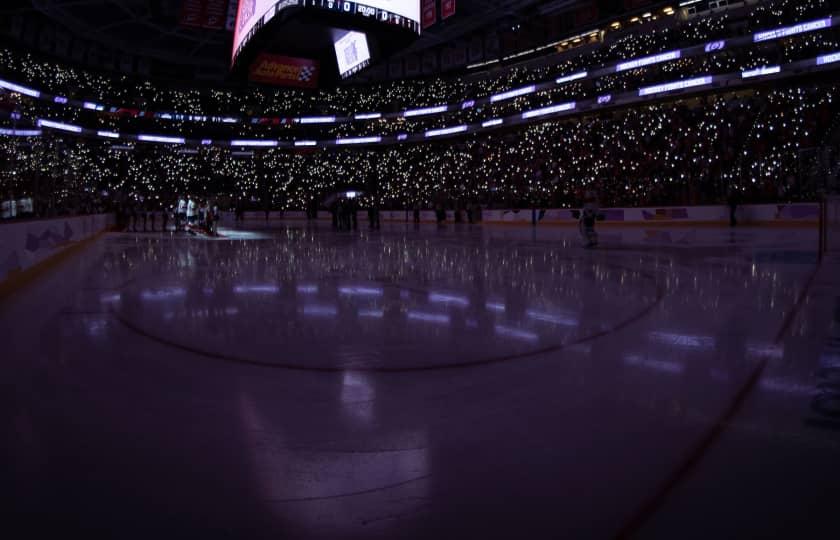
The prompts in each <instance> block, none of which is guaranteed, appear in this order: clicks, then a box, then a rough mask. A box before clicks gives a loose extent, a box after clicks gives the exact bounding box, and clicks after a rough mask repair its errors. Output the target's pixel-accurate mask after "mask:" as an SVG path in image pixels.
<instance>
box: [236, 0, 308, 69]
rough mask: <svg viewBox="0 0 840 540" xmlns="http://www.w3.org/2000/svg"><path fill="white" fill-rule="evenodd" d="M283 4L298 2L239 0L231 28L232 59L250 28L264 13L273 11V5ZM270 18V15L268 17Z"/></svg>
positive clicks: (294, 0) (295, 0) (247, 35)
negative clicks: (233, 24) (234, 20)
mask: <svg viewBox="0 0 840 540" xmlns="http://www.w3.org/2000/svg"><path fill="white" fill-rule="evenodd" d="M279 4H283V6H282V7H284V8H285V7H288V6H289V5H298V4H300V2H299V1H297V0H292V1H291V2H290V1H288V0H286V1H282V2H278V1H277V0H239V8H238V10H237V12H236V27H235V28H234V29H233V52H232V53H231V58H232V60H236V57H237V55H238V54H239V49H240V47H241V46H242V44H243V43H244V42H245V41H247V40H248V39H249V34H250V32H251V30H253V29H254V27H255V26H256V25H257V23H258V22H260V20H262V18H263V16H265V14H266V13H269V12H271V15H273V14H274V13H275V6H278V5H279ZM269 18H270V17H269Z"/></svg>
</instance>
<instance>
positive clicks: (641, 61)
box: [615, 51, 682, 72]
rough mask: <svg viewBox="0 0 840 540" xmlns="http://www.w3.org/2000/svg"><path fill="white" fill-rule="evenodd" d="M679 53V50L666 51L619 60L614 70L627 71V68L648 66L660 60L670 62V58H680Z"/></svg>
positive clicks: (658, 62) (660, 61)
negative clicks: (633, 58) (623, 60)
mask: <svg viewBox="0 0 840 540" xmlns="http://www.w3.org/2000/svg"><path fill="white" fill-rule="evenodd" d="M681 54H682V53H681V52H680V51H668V52H664V53H659V54H654V55H651V56H644V57H642V58H636V59H635V60H628V61H627V62H621V63H619V64H618V65H616V66H615V70H616V72H620V71H627V70H628V69H636V68H640V67H644V66H650V65H652V64H660V63H662V62H670V61H671V60H677V59H678V58H680V56H681Z"/></svg>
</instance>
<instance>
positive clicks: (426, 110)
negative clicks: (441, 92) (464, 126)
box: [403, 105, 449, 118]
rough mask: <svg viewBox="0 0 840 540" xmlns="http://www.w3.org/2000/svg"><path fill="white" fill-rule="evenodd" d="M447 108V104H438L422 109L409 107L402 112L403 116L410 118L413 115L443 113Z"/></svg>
mask: <svg viewBox="0 0 840 540" xmlns="http://www.w3.org/2000/svg"><path fill="white" fill-rule="evenodd" d="M448 109H449V106H448V105H438V106H435V107H424V108H422V109H411V110H408V111H405V112H403V117H404V118H411V117H413V116H425V115H428V114H440V113H445V112H446V111H447V110H448Z"/></svg>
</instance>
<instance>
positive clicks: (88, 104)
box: [82, 101, 105, 111]
mask: <svg viewBox="0 0 840 540" xmlns="http://www.w3.org/2000/svg"><path fill="white" fill-rule="evenodd" d="M82 108H83V109H87V110H89V111H104V110H105V105H100V104H99V103H94V102H92V101H84V102H82Z"/></svg>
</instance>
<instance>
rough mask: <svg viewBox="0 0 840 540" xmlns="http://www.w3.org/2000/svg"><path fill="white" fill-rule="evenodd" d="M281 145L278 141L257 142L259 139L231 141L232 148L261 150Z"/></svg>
mask: <svg viewBox="0 0 840 540" xmlns="http://www.w3.org/2000/svg"><path fill="white" fill-rule="evenodd" d="M278 144H280V143H279V142H277V141H269V140H257V139H234V140H232V141H230V145H231V146H252V147H261V148H272V147H275V146H277V145H278Z"/></svg>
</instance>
